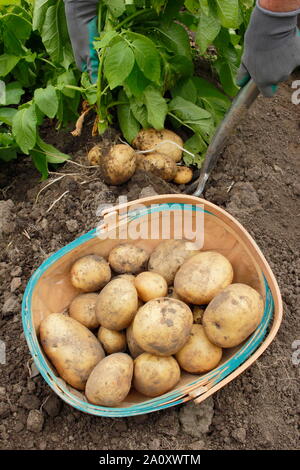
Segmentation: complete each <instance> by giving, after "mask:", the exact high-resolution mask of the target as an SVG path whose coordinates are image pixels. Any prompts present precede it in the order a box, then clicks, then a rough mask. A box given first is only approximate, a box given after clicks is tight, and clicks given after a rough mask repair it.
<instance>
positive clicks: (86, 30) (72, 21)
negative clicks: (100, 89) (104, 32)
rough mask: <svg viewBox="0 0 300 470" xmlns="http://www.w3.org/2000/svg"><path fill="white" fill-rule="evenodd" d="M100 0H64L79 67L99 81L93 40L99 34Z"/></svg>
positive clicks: (93, 81) (93, 79) (92, 79)
mask: <svg viewBox="0 0 300 470" xmlns="http://www.w3.org/2000/svg"><path fill="white" fill-rule="evenodd" d="M98 1H99V0H64V3H65V11H66V17H67V24H68V30H69V35H70V39H71V43H72V48H73V52H74V56H75V60H76V64H77V67H78V68H79V69H80V70H81V71H82V72H86V71H87V72H88V73H89V76H90V79H91V81H92V83H95V82H96V81H97V75H98V65H99V62H98V55H97V52H96V51H95V49H94V47H93V41H94V38H95V37H96V36H98V31H97V6H98Z"/></svg>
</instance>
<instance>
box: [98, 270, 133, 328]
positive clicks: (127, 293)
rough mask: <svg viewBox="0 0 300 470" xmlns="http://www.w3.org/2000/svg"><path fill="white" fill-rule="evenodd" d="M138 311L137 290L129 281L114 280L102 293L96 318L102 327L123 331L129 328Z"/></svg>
mask: <svg viewBox="0 0 300 470" xmlns="http://www.w3.org/2000/svg"><path fill="white" fill-rule="evenodd" d="M137 309H138V295H137V291H136V288H135V287H134V285H133V283H132V282H131V281H128V280H127V279H113V280H112V281H111V282H110V283H109V284H107V285H106V286H105V287H104V288H103V289H102V291H101V292H100V294H99V296H98V299H97V302H96V316H97V318H98V321H99V323H100V325H101V326H104V328H107V329H108V330H116V331H121V330H124V329H125V328H127V327H128V326H129V325H130V323H131V322H132V320H133V317H134V315H135V314H136V312H137Z"/></svg>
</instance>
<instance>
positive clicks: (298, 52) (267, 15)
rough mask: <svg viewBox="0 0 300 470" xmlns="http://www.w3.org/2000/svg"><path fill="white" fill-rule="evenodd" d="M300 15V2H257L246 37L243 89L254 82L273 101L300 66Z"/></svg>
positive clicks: (239, 80)
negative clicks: (278, 91) (298, 21)
mask: <svg viewBox="0 0 300 470" xmlns="http://www.w3.org/2000/svg"><path fill="white" fill-rule="evenodd" d="M299 14H300V0H284V1H283V0H257V3H256V7H255V8H254V10H253V13H252V16H251V20H250V23H249V26H248V29H247V31H246V35H245V49H244V54H243V57H242V64H241V67H240V69H239V73H238V77H237V83H238V85H239V86H244V85H245V84H246V83H247V82H248V81H249V80H250V78H252V79H253V80H254V81H255V83H256V84H257V86H258V88H259V89H260V91H261V92H262V94H263V95H264V96H269V97H271V96H273V95H274V93H275V92H276V90H277V84H278V83H280V82H284V81H285V80H287V79H288V78H289V76H290V75H291V73H292V72H293V71H294V70H295V68H296V67H297V66H299V65H300V35H299V30H298V28H297V18H298V15H299Z"/></svg>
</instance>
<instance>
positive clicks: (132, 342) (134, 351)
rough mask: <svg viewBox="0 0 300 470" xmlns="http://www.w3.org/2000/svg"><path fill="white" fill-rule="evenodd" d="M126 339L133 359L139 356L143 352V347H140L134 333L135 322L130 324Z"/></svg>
mask: <svg viewBox="0 0 300 470" xmlns="http://www.w3.org/2000/svg"><path fill="white" fill-rule="evenodd" d="M126 340H127V346H128V349H129V351H130V355H131V356H132V357H133V359H135V358H136V357H138V356H139V355H140V354H143V352H144V351H143V349H142V348H140V347H139V345H138V344H137V342H136V339H135V337H134V335H133V323H131V325H129V327H128V328H127V330H126Z"/></svg>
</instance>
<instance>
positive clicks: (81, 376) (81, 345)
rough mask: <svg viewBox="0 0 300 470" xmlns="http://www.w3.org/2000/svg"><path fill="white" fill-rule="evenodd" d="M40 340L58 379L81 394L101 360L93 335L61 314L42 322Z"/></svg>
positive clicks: (99, 349) (101, 352)
mask: <svg viewBox="0 0 300 470" xmlns="http://www.w3.org/2000/svg"><path fill="white" fill-rule="evenodd" d="M40 340H41V344H42V347H43V349H44V351H45V353H46V355H47V356H48V358H49V359H50V361H51V362H52V364H53V365H54V366H55V368H56V370H57V372H58V374H59V375H60V376H61V378H62V379H64V380H65V381H66V382H67V383H68V384H70V385H71V386H72V387H74V388H76V389H78V390H84V388H85V384H86V381H87V379H88V377H89V375H90V373H91V371H92V370H93V369H94V367H95V366H96V365H97V364H98V363H99V362H100V361H101V360H102V359H103V358H104V356H105V353H104V351H103V348H102V346H101V344H100V343H99V341H98V340H97V338H96V337H95V336H94V335H93V333H92V332H91V331H90V330H88V329H87V328H86V327H85V326H83V325H81V324H80V323H79V322H78V321H76V320H74V319H73V318H70V317H67V316H65V315H63V314H62V313H52V314H50V315H48V316H47V317H46V318H45V319H44V320H42V322H41V325H40Z"/></svg>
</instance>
